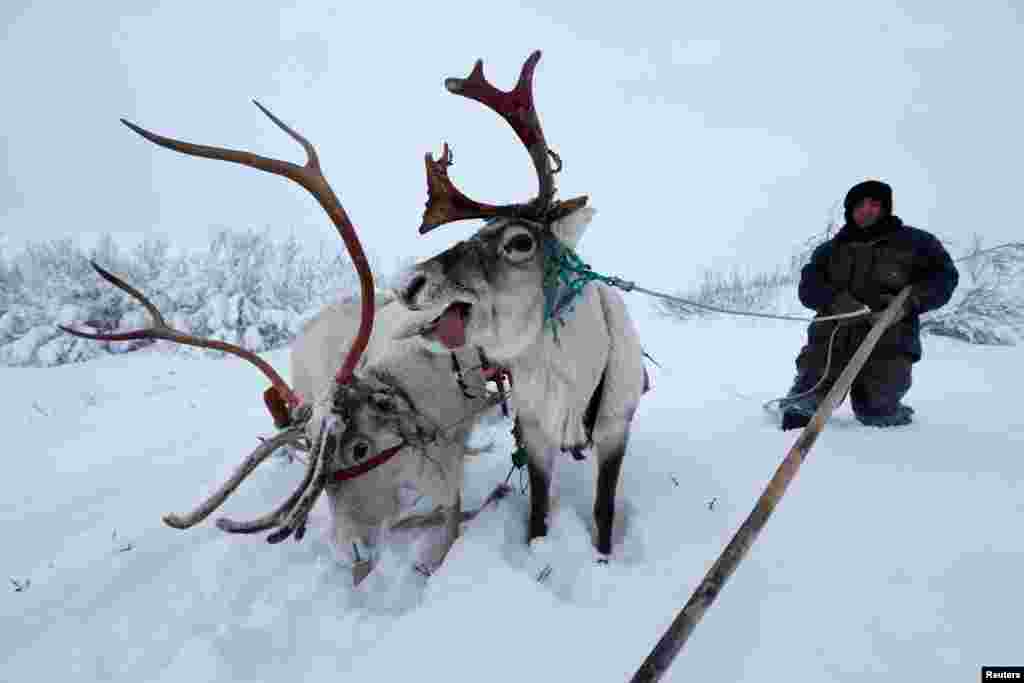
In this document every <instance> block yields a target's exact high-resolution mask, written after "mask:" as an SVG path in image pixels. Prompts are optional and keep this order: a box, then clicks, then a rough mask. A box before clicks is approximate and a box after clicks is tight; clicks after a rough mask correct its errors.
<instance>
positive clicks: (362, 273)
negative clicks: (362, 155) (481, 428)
mask: <svg viewBox="0 0 1024 683" xmlns="http://www.w3.org/2000/svg"><path fill="white" fill-rule="evenodd" d="M255 104H256V106H257V107H259V108H260V110H261V111H262V112H263V113H264V114H265V115H266V116H267V117H269V118H270V119H271V120H272V121H273V122H274V123H275V124H276V125H277V126H278V127H280V128H281V129H282V130H284V131H285V132H286V133H288V134H289V135H290V136H291V137H292V138H293V139H295V140H296V141H297V142H299V143H300V144H301V145H302V146H303V148H304V149H305V151H306V155H307V161H306V164H305V165H303V166H299V165H297V164H294V163H290V162H287V161H281V160H276V159H270V158H266V157H261V156H258V155H256V154H253V153H250V152H245V151H238V150H232V149H226V148H220V147H209V146H205V145H197V144H193V143H188V142H183V141H181V140H176V139H172V138H168V137H164V136H161V135H157V134H155V133H152V132H150V131H148V130H146V129H144V128H141V127H139V126H137V125H135V124H133V123H130V122H128V121H126V120H124V119H122V123H124V124H125V125H126V126H128V127H129V128H131V129H132V130H133V131H135V132H136V133H138V134H139V135H141V136H142V137H144V138H146V139H147V140H149V141H151V142H153V143H155V144H157V145H160V146H161V147H166V148H168V149H172V150H175V151H178V152H181V153H184V154H188V155H192V156H199V157H206V158H211V159H220V160H223V161H231V162H234V163H238V164H242V165H245V166H249V167H252V168H256V169H259V170H262V171H266V172H268V173H273V174H276V175H281V176H284V177H286V178H289V179H291V180H293V181H295V182H297V183H299V184H300V185H301V186H302V187H304V188H305V189H306V190H308V191H309V192H310V193H311V194H312V195H313V196H314V197H315V198H316V199H317V201H318V202H319V203H320V205H321V206H322V207H323V208H324V210H325V211H326V212H327V214H328V216H329V217H330V219H331V221H332V222H333V223H334V225H335V227H336V228H337V229H338V231H339V233H340V234H341V237H342V239H343V241H344V243H345V245H346V247H347V249H348V251H349V254H350V255H351V257H352V260H353V262H354V263H355V266H356V270H357V272H358V273H359V279H360V290H361V295H360V301H359V302H358V304H356V303H355V302H353V301H347V302H341V303H339V304H336V305H333V306H329V307H327V308H325V309H324V310H323V311H322V312H321V313H320V314H319V315H318V316H317V317H316V318H314V319H313V320H312V321H311V322H310V323H308V324H307V325H306V326H305V329H304V330H303V332H302V334H301V335H300V337H299V339H298V340H297V341H296V342H295V344H294V345H293V348H292V354H291V362H292V375H293V381H294V383H295V387H296V390H297V391H296V390H293V389H292V388H291V387H289V386H288V384H287V383H285V381H284V380H283V379H282V378H281V376H280V375H279V374H278V373H277V372H276V371H275V370H274V368H273V367H271V366H270V364H268V363H267V362H266V361H264V360H263V359H262V358H260V357H259V356H257V355H256V354H255V353H252V352H251V351H248V350H246V349H244V348H241V347H239V346H237V345H234V344H230V343H227V342H223V341H220V340H214V339H203V338H199V337H196V336H193V335H190V334H187V333H185V332H182V331H179V330H176V329H174V328H172V327H171V326H170V325H168V324H167V322H166V320H165V319H164V317H163V316H162V315H161V313H160V311H159V310H158V309H157V308H156V306H154V305H153V303H152V302H151V301H150V300H149V299H147V298H146V297H145V296H144V295H143V294H142V293H141V292H139V291H138V290H136V289H134V288H133V287H132V286H131V285H129V284H128V283H126V282H124V281H123V280H121V279H120V278H118V277H117V276H115V275H113V274H112V273H109V272H108V271H106V270H104V269H103V268H102V267H100V266H99V265H98V264H96V263H93V264H92V265H93V268H94V269H95V270H96V272H97V273H98V274H99V275H100V276H101V277H103V278H104V279H105V280H107V281H108V282H110V283H111V284H112V285H114V286H116V287H118V288H120V289H122V290H124V291H125V292H127V293H128V294H129V295H130V296H132V297H133V298H135V299H136V300H137V301H139V302H140V303H141V304H142V305H143V306H144V307H145V308H146V310H147V311H148V313H149V315H150V317H151V319H152V326H151V327H148V328H145V329H142V330H135V331H130V332H111V333H102V334H100V333H88V332H83V331H78V330H74V329H70V328H67V327H63V326H61V329H62V330H63V331H65V332H67V333H69V334H72V335H75V336H78V337H84V338H87V339H97V340H103V341H128V340H134V339H164V340H168V341H172V342H175V343H179V344H187V345H191V346H198V347H204V348H211V349H216V350H220V351H223V352H226V353H229V354H233V355H235V356H238V357H239V358H242V359H244V360H246V361H248V362H250V363H252V364H253V365H255V366H256V367H257V368H258V369H259V370H260V371H261V372H263V373H264V375H266V377H267V378H268V379H269V380H270V382H271V384H272V387H271V388H269V389H267V391H266V392H264V400H265V402H266V405H267V407H268V409H269V410H270V412H271V415H272V416H273V418H274V423H275V426H276V427H278V429H279V431H278V433H277V434H276V435H274V436H273V437H271V438H269V439H266V440H263V441H262V443H261V444H260V446H259V447H258V448H256V449H255V450H254V451H253V452H252V453H251V454H250V455H249V456H248V457H247V458H245V460H244V461H243V462H242V463H241V464H240V465H239V466H238V468H237V469H236V470H235V472H234V473H233V474H232V476H231V477H230V478H229V479H228V480H227V481H226V482H224V484H222V485H221V486H220V488H219V489H218V490H217V491H215V492H214V493H213V494H212V495H210V496H209V497H208V498H207V499H206V500H205V501H203V502H202V503H201V504H200V505H199V506H197V507H196V508H195V509H194V510H192V511H191V512H189V513H188V514H185V515H177V514H169V515H166V516H164V517H163V521H164V522H165V523H166V524H168V525H169V526H171V527H174V528H176V529H188V528H190V527H192V526H194V525H196V524H198V523H200V522H201V521H203V520H204V519H205V518H206V517H208V516H209V515H210V514H211V513H212V512H213V511H214V510H216V509H217V508H218V507H220V506H221V505H222V504H223V503H224V501H225V500H226V499H227V498H228V496H230V495H231V494H232V493H233V492H234V490H235V489H236V488H237V487H238V486H239V485H240V484H241V483H242V481H243V480H244V479H245V478H246V477H248V476H249V475H250V474H251V473H252V472H253V471H254V470H255V469H256V467H258V466H259V465H260V464H261V463H262V462H264V461H265V460H266V459H267V458H269V457H270V456H271V455H272V454H273V453H274V452H275V451H277V450H278V449H279V448H282V447H291V448H293V449H297V450H299V451H306V453H307V458H308V459H307V462H306V471H305V475H304V477H303V479H302V481H301V483H300V484H299V486H298V487H297V488H296V489H295V491H294V492H293V493H292V494H291V495H290V496H288V498H287V499H286V500H285V501H284V502H283V503H282V504H281V505H280V506H279V507H278V508H277V509H275V510H273V511H271V512H270V513H268V514H266V515H264V516H262V517H260V518H258V519H255V520H251V521H244V522H239V521H235V520H231V519H227V518H221V519H219V520H217V526H218V527H219V528H220V529H222V530H224V531H227V532H230V533H255V532H261V531H267V530H273V532H272V533H271V534H270V535H269V536H268V537H267V541H269V542H270V543H280V542H281V541H283V540H285V539H286V538H288V537H290V536H293V535H294V537H295V539H296V540H301V539H302V537H303V536H304V534H305V532H306V524H307V519H308V516H309V513H310V510H311V509H312V508H313V506H314V504H315V503H316V501H317V500H318V499H319V497H320V495H321V493H324V492H326V494H327V498H328V502H329V507H330V510H331V513H332V521H333V526H334V529H333V539H334V541H335V544H336V547H337V548H338V549H339V550H340V551H342V552H343V553H348V552H349V549H350V548H351V549H352V550H353V551H355V552H354V553H353V556H352V559H353V563H352V569H353V578H354V581H355V582H356V583H358V582H359V581H360V580H362V578H364V577H365V576H366V575H367V574H368V573H369V571H370V569H371V568H372V558H371V557H361V556H360V554H359V551H358V545H357V543H358V542H361V543H362V544H363V546H364V547H369V548H371V549H372V547H373V545H374V541H375V540H376V536H375V534H376V532H377V531H378V530H379V529H381V528H382V526H383V527H386V526H390V525H393V524H395V523H396V522H400V521H403V520H400V519H399V516H400V512H401V510H400V505H399V498H400V497H401V494H402V492H403V490H404V489H407V488H411V489H413V490H414V491H415V493H417V494H419V495H425V496H430V497H431V499H432V500H433V502H434V503H436V504H438V505H439V509H438V510H436V511H435V514H434V515H432V516H427V517H424V519H423V520H422V521H427V522H429V521H431V520H437V518H440V521H441V523H442V525H443V529H444V537H443V539H442V542H441V543H440V544H438V545H436V546H435V547H434V548H432V549H431V550H430V555H429V557H428V558H427V560H426V561H425V562H423V563H421V564H422V565H423V567H424V568H426V570H427V571H428V572H429V571H431V570H433V569H434V568H436V567H437V566H438V565H440V563H441V561H442V560H443V559H444V557H445V555H446V554H447V552H448V550H449V548H450V547H451V545H452V544H453V543H454V541H455V539H456V537H457V535H458V532H459V523H460V522H461V521H464V520H466V519H468V518H471V517H472V515H473V514H475V513H463V512H462V510H461V496H460V491H461V485H462V478H463V458H464V456H465V455H466V453H467V448H466V446H465V440H466V438H467V436H468V433H469V430H470V429H471V428H472V426H473V424H474V420H475V418H476V417H477V416H478V415H479V414H480V413H481V412H482V411H483V410H485V409H486V408H487V407H489V406H490V405H493V404H494V402H495V401H494V399H493V397H492V396H490V395H488V394H487V391H486V379H485V378H484V377H483V376H482V374H481V373H480V372H466V373H464V374H460V375H459V376H458V377H456V376H455V375H453V373H452V370H451V363H452V362H453V361H449V360H448V359H447V358H442V357H439V356H436V355H434V354H427V353H425V352H424V351H423V350H422V349H421V348H420V347H419V345H418V344H415V343H410V342H402V341H395V340H394V339H393V338H394V337H395V330H396V329H398V328H399V327H401V326H402V325H403V324H404V323H403V322H402V319H403V317H405V316H407V314H406V313H405V311H404V309H403V308H402V307H401V306H400V305H399V304H396V303H390V304H388V303H386V302H382V301H378V300H376V298H375V289H374V285H373V275H372V273H371V272H370V268H369V264H368V263H367V260H366V257H365V255H364V253H363V251H362V247H361V245H360V243H359V240H358V238H357V236H356V233H355V228H354V227H353V226H352V223H351V222H350V220H349V218H348V216H347V214H346V213H345V210H344V208H343V207H342V205H341V203H340V202H339V200H338V198H337V196H336V195H335V194H334V192H333V190H332V189H331V187H330V185H329V184H328V182H327V180H326V178H325V177H324V175H323V173H322V171H321V169H320V163H319V160H318V158H317V154H316V151H315V150H314V148H313V146H312V145H311V144H310V143H309V142H308V141H307V140H306V139H305V138H304V137H302V136H301V135H299V134H298V133H297V132H295V131H294V130H292V129H291V128H289V127H288V126H287V125H285V124H284V123H283V122H281V121H280V120H279V119H277V118H276V117H275V116H274V115H273V114H271V113H270V112H269V111H268V110H267V109H266V108H264V107H263V106H262V105H260V104H259V102H255ZM375 315H376V323H377V324H376V326H375V325H374V322H375ZM345 347H348V348H349V351H348V353H347V355H346V356H345V358H344V361H343V362H342V363H341V364H340V367H339V362H338V359H339V354H338V353H337V351H338V350H340V349H343V348H345ZM452 358H453V359H455V361H454V362H459V361H460V360H461V363H462V365H463V367H466V368H471V367H472V363H473V359H472V357H470V356H469V355H468V354H467V353H460V354H458V355H453V356H452ZM502 493H503V491H496V492H495V494H492V496H491V498H489V499H488V501H486V502H485V505H486V504H487V502H490V501H491V500H493V499H495V498H497V497H500V495H501V494H502ZM405 523H408V520H405Z"/></svg>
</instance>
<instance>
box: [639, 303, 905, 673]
mask: <svg viewBox="0 0 1024 683" xmlns="http://www.w3.org/2000/svg"><path fill="white" fill-rule="evenodd" d="M909 295H910V287H909V286H908V287H904V288H903V291H901V292H900V293H899V295H897V296H896V298H895V299H893V300H892V302H891V303H890V304H889V307H888V308H886V309H885V312H884V313H882V315H881V316H880V317H879V318H878V320H877V321H876V322H875V324H874V325H873V326H872V328H871V330H870V331H869V332H868V336H867V338H866V339H865V340H864V342H863V343H862V344H861V345H860V347H858V348H857V351H856V352H855V353H854V354H853V358H851V359H850V362H849V364H847V366H846V368H845V369H844V370H843V372H842V374H840V375H839V379H838V380H836V383H835V385H834V386H833V387H832V390H831V391H829V392H828V394H827V395H826V396H825V400H823V401H822V402H821V405H819V406H818V410H817V412H815V413H814V417H812V418H811V421H810V422H809V423H808V424H807V426H806V427H804V430H803V432H801V434H800V436H799V438H797V440H796V443H794V444H793V447H792V448H790V450H789V453H787V454H786V458H785V459H784V460H783V461H782V463H781V464H780V465H779V467H778V469H776V470H775V475H774V476H772V478H771V481H769V482H768V486H767V487H765V490H764V492H763V493H762V494H761V497H760V498H758V499H757V503H756V504H755V505H754V509H753V511H752V512H751V513H750V515H749V516H748V517H747V519H746V521H744V522H743V524H742V525H741V526H740V528H739V529H738V530H737V531H736V533H735V535H733V537H732V540H731V541H729V544H728V545H727V546H726V547H725V550H723V551H722V554H721V555H719V556H718V560H717V561H716V562H715V564H714V566H712V567H711V569H710V570H709V571H708V573H707V575H706V576H705V577H704V580H703V581H701V582H700V585H699V586H697V589H696V590H695V591H694V592H693V595H691V596H690V599H689V601H688V602H687V603H686V605H685V606H684V607H683V610H682V611H681V612H680V613H679V614H678V615H677V616H676V618H675V619H674V620H673V621H672V625H671V626H669V628H668V630H667V631H666V632H665V634H664V635H663V636H662V637H661V640H659V641H658V644H657V645H655V646H654V649H653V650H652V651H651V653H650V654H649V655H648V656H647V659H645V660H644V663H643V664H642V665H641V666H640V668H639V669H638V670H637V672H636V673H635V674H634V675H633V678H632V679H630V680H631V683H649V682H652V681H658V680H660V679H661V677H662V676H663V675H664V674H665V672H666V671H668V668H669V666H671V664H672V660H674V659H675V657H676V655H677V654H679V651H680V650H681V649H682V648H683V645H684V644H685V643H686V641H687V639H688V638H689V637H690V634H691V633H693V630H694V628H696V626H697V623H698V622H700V620H701V618H702V617H703V616H704V612H706V611H707V609H708V607H710V606H711V604H712V603H713V602H714V601H715V598H716V597H718V593H719V592H720V591H721V590H722V586H724V585H725V582H726V581H728V580H729V577H730V576H732V573H733V572H734V571H736V567H737V566H739V563H740V562H741V561H742V560H743V558H744V557H745V556H746V554H747V551H749V550H750V547H751V546H752V545H753V544H754V541H755V540H757V535H758V534H759V533H761V529H763V528H764V525H765V524H766V523H767V522H768V518H769V517H770V516H771V514H772V511H773V510H775V506H776V505H778V503H779V501H780V500H781V499H782V496H783V494H785V492H786V487H787V486H789V483H790V482H791V481H793V478H794V477H795V476H796V473H797V470H799V469H800V465H801V464H803V461H804V460H805V459H806V458H807V454H808V453H809V452H810V450H811V447H812V446H813V445H814V442H815V441H816V440H817V438H818V435H819V434H820V433H821V431H822V429H824V427H825V423H826V422H827V421H828V418H829V417H830V416H831V415H832V412H833V411H834V410H835V409H836V408H837V407H838V406H839V403H840V401H842V399H843V396H845V395H846V392H847V390H848V389H849V388H850V386H851V385H852V384H853V380H854V378H856V377H857V373H859V372H860V370H861V368H862V367H864V363H865V362H866V361H867V359H868V356H869V355H870V354H871V351H872V350H873V349H874V348H875V344H877V343H878V340H879V338H880V337H881V336H882V333H883V332H885V330H886V328H888V327H889V325H891V324H892V323H893V322H894V321H895V320H896V319H897V318H898V317H899V316H900V314H901V313H902V311H903V307H904V305H905V304H906V301H907V297H908V296H909Z"/></svg>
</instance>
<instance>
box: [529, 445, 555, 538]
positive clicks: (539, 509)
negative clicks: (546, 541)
mask: <svg viewBox="0 0 1024 683" xmlns="http://www.w3.org/2000/svg"><path fill="white" fill-rule="evenodd" d="M527 470H528V471H529V473H530V526H529V534H528V536H527V538H526V540H527V542H529V541H532V540H533V539H535V538H542V537H544V536H547V535H548V508H549V507H550V501H549V499H548V495H549V491H548V488H549V487H550V485H551V477H550V475H549V473H548V472H547V471H545V468H543V467H541V466H540V465H537V464H536V463H534V462H533V459H531V460H530V462H529V463H528V464H527Z"/></svg>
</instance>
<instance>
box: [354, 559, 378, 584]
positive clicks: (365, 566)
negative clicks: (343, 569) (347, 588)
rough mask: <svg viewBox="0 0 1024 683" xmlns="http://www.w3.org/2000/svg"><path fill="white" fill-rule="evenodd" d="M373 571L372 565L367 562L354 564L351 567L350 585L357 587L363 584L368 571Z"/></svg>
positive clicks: (368, 573)
mask: <svg viewBox="0 0 1024 683" xmlns="http://www.w3.org/2000/svg"><path fill="white" fill-rule="evenodd" d="M372 570H373V563H372V562H370V561H369V560H363V561H362V562H356V563H355V564H354V565H352V585H353V586H358V585H359V584H361V583H362V582H363V579H365V578H366V577H367V576H369V575H370V571H372Z"/></svg>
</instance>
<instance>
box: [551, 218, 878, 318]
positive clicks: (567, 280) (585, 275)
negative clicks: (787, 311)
mask: <svg viewBox="0 0 1024 683" xmlns="http://www.w3.org/2000/svg"><path fill="white" fill-rule="evenodd" d="M544 244H545V249H546V251H547V255H548V258H547V259H546V265H545V268H544V304H545V305H544V320H545V321H548V320H552V321H554V320H558V321H561V322H562V324H565V323H564V321H562V316H563V315H564V314H565V313H567V312H569V311H571V310H572V307H573V305H574V304H575V301H576V298H577V297H578V296H579V294H580V292H582V291H583V288H584V287H586V286H587V283H589V282H593V281H595V280H596V281H598V282H603V283H604V284H606V285H609V286H611V287H616V288H618V289H621V290H623V291H625V292H640V293H641V294H646V295H648V296H653V297H657V298H659V299H665V300H667V301H672V302H674V303H677V304H685V305H688V306H696V307H697V308H703V309H706V310H709V311H714V312H716V313H726V314H728V315H740V316H748V317H753V318H770V319H773V320H795V321H797V322H804V323H821V322H828V321H830V320H848V319H851V318H859V317H861V316H863V315H866V314H868V313H871V309H870V308H868V307H867V306H864V307H863V308H862V309H860V310H858V311H854V312H853V313H840V314H838V315H828V316H822V317H817V318H807V317H800V316H792V315H774V314H771V313H755V312H753V311H737V310H732V309H728V308H719V307H718V306H709V305H708V304H702V303H698V302H696V301H690V300H689V299H683V298H682V297H678V296H673V295H671V294H666V293H664V292H658V291H655V290H653V289H647V288H645V287H638V286H637V284H636V283H635V282H632V281H630V280H624V279H622V278H619V277H613V276H609V275H602V274H600V273H597V272H595V271H594V270H593V268H591V267H590V266H589V265H588V264H586V263H584V262H583V259H581V258H580V257H579V255H577V254H576V252H575V251H573V250H572V249H571V248H570V247H567V246H566V245H564V244H562V242H560V241H559V240H557V239H555V238H549V239H547V240H545V242H544ZM560 285H564V288H565V289H566V290H568V292H566V293H563V294H562V295H561V296H558V293H559V289H561V287H560Z"/></svg>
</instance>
